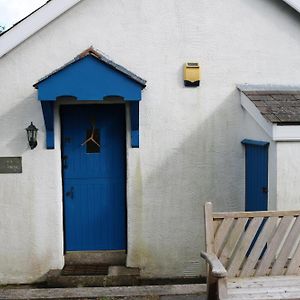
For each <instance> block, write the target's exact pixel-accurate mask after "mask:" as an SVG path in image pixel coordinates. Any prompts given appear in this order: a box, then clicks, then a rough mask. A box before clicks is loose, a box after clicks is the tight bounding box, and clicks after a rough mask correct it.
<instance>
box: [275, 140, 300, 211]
mask: <svg viewBox="0 0 300 300" xmlns="http://www.w3.org/2000/svg"><path fill="white" fill-rule="evenodd" d="M299 153H300V143H299V142H278V143H277V155H278V158H277V168H278V173H277V182H278V185H277V203H278V209H280V210H299V209H300V185H299V182H300V156H299Z"/></svg>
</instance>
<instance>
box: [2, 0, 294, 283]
mask: <svg viewBox="0 0 300 300" xmlns="http://www.w3.org/2000/svg"><path fill="white" fill-rule="evenodd" d="M299 25H300V18H299V16H298V15H296V13H294V12H293V11H292V10H291V9H290V8H288V6H286V5H285V4H283V3H281V2H279V1H260V0H252V1H243V0H231V1H229V2H228V1H221V0H220V1H211V0H201V1H199V0H185V1H174V0H164V1H160V0H140V1H136V0H126V1H125V0H121V1H120V0H109V1H108V0H103V1H98V0H82V1H81V2H80V3H79V4H78V5H76V6H75V7H73V8H72V9H70V10H69V11H68V12H66V13H65V14H63V15H62V16H60V17H59V18H57V19H56V20H55V21H53V22H51V23H50V24H49V25H48V26H46V27H45V28H43V29H42V30H40V31H39V32H37V33H36V34H35V35H34V36H32V37H30V38H29V39H27V40H26V41H25V42H23V43H22V44H21V45H19V46H18V47H16V48H15V49H14V50H12V51H11V52H9V53H8V54H6V55H5V56H4V57H2V58H1V59H0V82H1V84H0V101H1V108H0V128H1V130H0V135H1V136H0V155H1V156H22V158H23V173H22V174H11V175H5V174H0V195H1V197H0V228H1V229H0V244H1V247H0V283H1V284H4V283H28V282H32V281H35V280H39V279H41V278H42V276H43V275H44V274H45V273H46V272H47V271H48V270H49V269H56V268H61V267H62V266H63V263H64V257H63V211H62V178H61V153H60V151H61V150H60V121H59V115H58V110H57V111H56V115H55V145H56V147H55V150H46V148H45V128H44V123H43V117H42V111H41V107H40V103H39V102H38V101H37V93H36V90H35V89H34V88H33V87H32V85H33V83H35V82H36V81H37V80H38V79H39V78H40V77H42V76H44V75H45V74H48V73H49V72H51V71H52V70H54V69H55V68H58V67H60V66H62V65H63V64H65V63H66V62H67V61H69V60H70V59H72V58H73V57H75V56H76V55H77V54H78V53H80V52H81V51H83V50H84V49H86V48H87V47H89V46H90V45H93V46H94V47H95V48H97V49H99V50H101V51H103V52H104V53H106V54H107V55H108V56H110V57H111V58H112V59H113V60H114V61H116V62H117V63H119V64H121V65H123V66H125V67H127V68H128V69H129V70H131V71H133V72H135V73H136V74H138V75H139V76H141V77H143V78H145V79H146V80H147V87H146V89H145V90H144V91H143V99H142V102H141V105H140V148H139V149H132V148H130V143H127V144H128V146H127V206H128V255H127V265H128V266H131V267H139V268H141V271H142V275H143V276H148V277H175V276H195V275H199V274H202V275H204V274H205V266H204V263H203V262H202V260H201V258H200V251H201V250H203V249H204V230H203V204H204V203H205V202H206V201H212V202H213V203H214V207H215V209H216V210H238V209H243V208H244V192H245V191H244V185H245V178H244V163H245V161H244V148H243V146H242V145H241V141H242V140H243V139H244V138H255V139H261V140H268V137H267V136H266V135H265V134H264V132H263V131H262V130H261V128H260V127H259V126H258V125H257V124H256V123H255V121H254V120H253V119H252V118H251V117H250V116H249V115H248V114H247V112H245V111H244V110H243V109H242V107H241V105H240V97H239V92H238V90H237V89H236V84H238V83H246V82H248V83H256V84H268V83H273V84H288V85H292V84H297V83H298V81H299V76H300V60H299V53H300V40H299V36H300V26H299ZM20 26H22V25H21V24H20ZM0 42H1V37H0ZM189 61H191V62H199V63H200V65H201V69H202V81H201V85H200V87H199V88H186V87H184V85H183V78H182V68H183V64H184V63H185V62H189ZM30 121H33V122H34V123H35V125H36V126H37V127H38V128H39V135H38V143H39V144H38V146H37V148H36V149H35V150H33V151H31V150H29V148H28V146H27V141H26V136H25V131H24V128H25V127H27V126H28V125H29V122H30ZM279 168H281V169H282V170H283V171H284V170H285V168H284V167H283V166H282V167H281V166H279ZM275 177H276V176H275ZM280 188H281V185H280ZM278 193H279V194H280V191H278ZM271 195H272V196H270V197H273V198H272V199H273V200H272V199H270V201H271V200H272V201H275V200H274V199H275V198H276V192H274V191H273V194H272V193H271ZM295 201H298V202H299V199H296V200H295Z"/></svg>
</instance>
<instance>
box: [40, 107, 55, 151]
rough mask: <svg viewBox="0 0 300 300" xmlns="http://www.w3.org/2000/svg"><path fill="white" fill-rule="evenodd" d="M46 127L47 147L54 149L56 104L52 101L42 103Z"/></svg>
mask: <svg viewBox="0 0 300 300" xmlns="http://www.w3.org/2000/svg"><path fill="white" fill-rule="evenodd" d="M41 105H42V109H43V115H44V120H45V127H46V147H47V149H54V103H53V102H51V101H43V102H41Z"/></svg>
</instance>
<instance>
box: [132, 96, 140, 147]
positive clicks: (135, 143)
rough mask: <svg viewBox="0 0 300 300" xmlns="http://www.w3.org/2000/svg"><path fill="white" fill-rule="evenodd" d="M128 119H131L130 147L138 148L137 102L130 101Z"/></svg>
mask: <svg viewBox="0 0 300 300" xmlns="http://www.w3.org/2000/svg"><path fill="white" fill-rule="evenodd" d="M130 120H131V147H132V148H139V146H140V141H139V102H138V101H134V102H133V101H132V102H131V103H130Z"/></svg>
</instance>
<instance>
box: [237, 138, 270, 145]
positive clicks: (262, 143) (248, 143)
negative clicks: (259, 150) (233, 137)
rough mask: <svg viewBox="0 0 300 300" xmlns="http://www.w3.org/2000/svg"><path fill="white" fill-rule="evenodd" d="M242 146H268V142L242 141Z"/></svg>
mask: <svg viewBox="0 0 300 300" xmlns="http://www.w3.org/2000/svg"><path fill="white" fill-rule="evenodd" d="M241 143H242V144H243V145H254V146H269V144H270V143H269V142H265V141H255V140H248V139H244V140H242V141H241Z"/></svg>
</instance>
